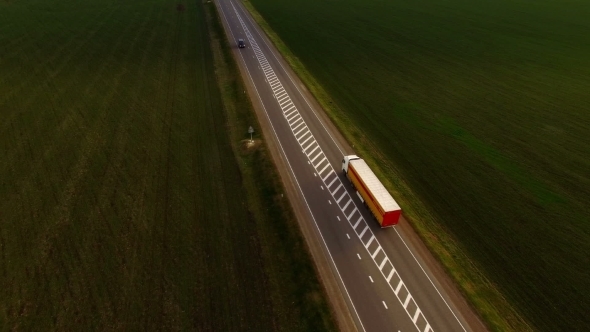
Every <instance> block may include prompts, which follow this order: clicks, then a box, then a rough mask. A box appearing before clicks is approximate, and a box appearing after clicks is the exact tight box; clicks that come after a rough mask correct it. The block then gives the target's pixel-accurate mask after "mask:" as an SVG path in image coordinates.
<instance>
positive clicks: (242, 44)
mask: <svg viewBox="0 0 590 332" xmlns="http://www.w3.org/2000/svg"><path fill="white" fill-rule="evenodd" d="M238 47H239V48H244V47H246V43H245V42H244V40H243V39H238Z"/></svg>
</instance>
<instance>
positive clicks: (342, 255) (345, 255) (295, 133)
mask: <svg viewBox="0 0 590 332" xmlns="http://www.w3.org/2000/svg"><path fill="white" fill-rule="evenodd" d="M216 5H217V6H218V9H219V10H220V16H221V19H222V21H223V24H224V28H225V29H226V34H227V35H228V38H229V40H230V43H231V44H232V46H233V48H234V54H235V56H236V59H237V61H238V63H239V65H240V70H241V71H242V75H243V77H244V80H245V81H246V83H247V84H248V85H250V86H251V87H253V89H250V90H251V98H252V100H254V101H255V104H257V105H258V106H261V107H262V111H263V113H264V116H265V117H266V118H263V119H260V121H261V122H265V123H267V124H268V128H269V133H265V134H266V135H265V138H266V139H269V140H275V142H274V143H275V144H276V146H277V147H278V148H277V149H278V151H279V153H280V154H281V156H280V157H281V158H282V159H283V161H284V165H285V168H286V172H284V173H286V174H288V176H289V177H290V178H289V179H288V181H292V182H293V183H294V186H295V188H296V189H297V190H298V191H299V194H300V196H299V197H300V199H301V202H299V203H300V205H301V206H303V207H305V209H306V210H307V211H306V214H305V218H306V220H305V222H307V223H309V224H310V225H312V226H313V228H314V229H315V230H316V231H317V236H318V238H319V243H320V244H321V245H322V246H324V248H323V249H324V253H325V255H326V259H325V260H326V261H327V262H328V264H331V270H332V271H333V273H332V276H331V277H332V278H333V279H334V281H335V282H336V283H337V284H338V287H339V290H340V291H341V292H342V295H343V298H344V301H345V302H346V306H347V308H348V310H349V311H350V317H352V320H353V321H354V324H355V325H356V328H357V329H358V330H359V331H425V332H426V331H472V330H479V329H480V327H479V326H477V325H476V326H473V325H470V324H472V320H473V319H471V318H468V319H466V318H465V317H468V316H469V315H473V313H472V312H466V311H468V310H465V308H464V307H465V305H464V303H457V302H460V301H458V300H457V298H458V296H457V295H456V294H454V295H453V296H449V293H448V288H449V287H448V286H445V285H446V284H447V283H448V281H445V280H441V279H444V278H442V277H441V276H440V273H433V271H432V266H431V265H432V264H430V263H429V258H428V257H425V256H427V255H425V254H424V252H423V250H417V249H416V248H415V246H414V245H413V244H412V241H411V240H410V239H408V238H407V237H406V235H404V232H402V231H401V228H400V226H396V227H395V228H389V229H381V228H380V227H379V225H378V223H377V222H376V221H375V220H374V219H373V217H372V215H371V214H370V212H369V211H368V209H367V208H366V207H364V206H363V205H362V203H361V202H360V200H359V198H358V197H357V195H356V192H355V190H354V188H353V187H352V186H351V185H350V183H349V182H348V180H347V179H346V178H345V177H344V175H343V174H342V171H341V160H342V157H343V156H344V155H345V154H353V153H354V151H352V149H351V148H350V147H349V146H348V145H347V144H346V142H344V141H343V140H342V138H341V137H340V136H339V134H338V133H337V132H336V131H335V130H334V129H333V128H334V127H333V126H332V125H331V124H330V123H328V122H327V120H326V118H325V115H323V114H321V113H320V112H321V111H320V110H319V109H318V108H317V106H314V105H317V103H315V101H313V100H310V99H311V96H310V95H309V93H308V92H307V91H306V90H305V88H304V87H303V86H302V85H301V84H300V81H299V80H298V79H297V78H296V77H294V76H293V73H292V71H291V70H290V69H288V68H287V67H286V64H285V61H284V60H283V59H282V58H281V57H280V55H279V53H278V52H277V51H276V49H275V48H274V46H272V45H271V43H270V42H269V41H268V39H267V38H266V37H265V36H264V33H263V32H262V31H261V30H260V28H259V27H258V26H257V25H256V23H255V22H254V21H253V20H252V19H251V17H250V15H249V14H248V13H247V11H246V10H245V9H244V8H243V7H242V6H241V4H240V2H239V1H234V0H217V3H216ZM239 38H242V39H244V40H245V42H246V48H242V49H240V48H238V47H237V40H238V39H239ZM284 171H285V170H284ZM402 208H403V207H402ZM400 222H401V223H405V221H404V220H403V219H402V220H401V221H400ZM414 242H415V241H414Z"/></svg>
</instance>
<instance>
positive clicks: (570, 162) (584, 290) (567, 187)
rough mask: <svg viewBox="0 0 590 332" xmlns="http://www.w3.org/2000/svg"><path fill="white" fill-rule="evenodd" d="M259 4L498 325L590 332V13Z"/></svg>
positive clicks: (453, 0) (485, 1) (497, 2)
mask: <svg viewBox="0 0 590 332" xmlns="http://www.w3.org/2000/svg"><path fill="white" fill-rule="evenodd" d="M251 3H252V5H253V6H254V7H255V8H256V10H257V11H258V12H259V13H260V14H261V15H262V17H263V18H264V20H265V21H266V22H267V23H268V26H269V27H270V29H272V30H273V31H274V32H275V33H276V34H277V36H278V38H280V39H281V40H282V41H283V42H284V44H285V45H286V46H280V47H281V49H282V51H283V52H284V53H285V54H287V55H289V52H292V54H291V55H289V58H290V61H291V63H292V64H293V65H295V67H296V69H297V70H298V72H299V73H300V74H302V75H303V76H304V80H305V81H306V84H308V87H310V89H311V90H312V91H314V92H315V93H316V94H318V96H319V98H320V102H322V103H323V105H324V106H326V107H327V109H328V112H329V113H330V116H331V117H332V118H333V119H334V121H335V122H336V123H337V124H338V126H339V127H340V129H341V130H342V131H343V132H344V133H345V134H346V135H347V137H348V138H349V139H350V141H351V143H354V144H355V148H356V149H357V152H359V153H360V154H361V156H362V157H364V158H366V159H369V162H370V163H371V164H372V165H373V166H374V167H375V169H376V170H377V171H378V173H379V174H380V175H381V176H382V178H383V179H384V181H386V184H387V185H388V187H389V188H390V189H391V190H392V192H393V193H394V196H395V197H396V198H397V199H398V200H399V201H400V203H401V205H402V208H404V210H405V212H406V216H408V217H410V219H411V220H412V223H413V225H414V226H415V228H416V229H418V230H419V231H420V233H421V236H422V237H423V238H424V239H425V240H426V241H427V243H428V244H429V246H431V248H433V250H435V251H436V252H437V254H438V255H439V257H440V258H441V260H442V261H443V263H444V264H445V266H446V267H447V269H448V270H449V272H450V273H451V274H452V275H453V277H454V278H455V279H456V280H457V282H458V283H459V285H460V286H461V287H462V289H463V291H464V292H465V293H466V294H468V295H469V297H470V298H471V300H472V303H473V304H474V306H476V307H477V308H478V310H479V311H480V313H481V315H482V316H483V317H484V319H485V320H486V321H487V322H488V324H489V325H490V327H491V328H492V329H494V330H497V331H504V330H515V331H521V330H523V329H533V330H539V331H567V330H570V331H582V330H588V329H589V328H590V317H589V316H588V314H587V310H588V308H590V277H589V271H590V270H589V268H588V266H590V217H589V214H590V203H589V202H590V134H589V133H590V2H588V1H580V0H577V1H576V0H573V1H557V0H539V1H528V0H494V1H492V0H474V1H462V0H447V1H434V0H418V1H401V0H390V1H382V0H369V1H352V0H341V1H327V0H325V1H315V0H313V1H312V0H251ZM271 35H272V33H271ZM275 40H277V39H276V38H275ZM306 71H307V72H308V73H309V75H307V76H306V75H305V72H306ZM312 76H313V78H312ZM314 80H315V83H314ZM316 83H317V85H314V84H316ZM322 89H323V90H322ZM323 92H325V93H323ZM480 273H481V274H480ZM514 310H516V312H514ZM522 318H524V320H523V319H522Z"/></svg>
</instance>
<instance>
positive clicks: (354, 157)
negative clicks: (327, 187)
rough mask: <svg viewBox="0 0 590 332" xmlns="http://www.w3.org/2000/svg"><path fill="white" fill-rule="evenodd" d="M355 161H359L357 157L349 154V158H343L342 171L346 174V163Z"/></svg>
mask: <svg viewBox="0 0 590 332" xmlns="http://www.w3.org/2000/svg"><path fill="white" fill-rule="evenodd" d="M355 159H361V158H360V157H359V156H357V155H354V154H351V155H349V156H344V158H343V159H342V171H343V172H344V173H347V172H348V162H349V161H351V160H355Z"/></svg>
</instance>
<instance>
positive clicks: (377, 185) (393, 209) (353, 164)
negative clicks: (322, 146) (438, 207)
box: [342, 155, 402, 228]
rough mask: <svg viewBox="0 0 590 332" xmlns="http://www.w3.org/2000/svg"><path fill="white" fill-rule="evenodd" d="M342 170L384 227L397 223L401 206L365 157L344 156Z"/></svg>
mask: <svg viewBox="0 0 590 332" xmlns="http://www.w3.org/2000/svg"><path fill="white" fill-rule="evenodd" d="M342 171H343V172H344V174H346V177H347V178H348V180H350V182H351V183H352V185H353V186H354V188H355V189H356V194H357V195H358V197H359V198H360V199H361V201H362V202H363V203H364V204H366V205H367V207H368V208H369V210H370V211H371V212H372V213H373V215H374V216H375V219H377V221H378V222H379V225H381V227H382V228H385V227H391V226H395V225H397V223H398V222H399V217H400V216H401V213H402V210H401V208H400V207H399V205H398V204H397V202H396V201H395V199H393V197H391V194H389V192H388V191H387V189H385V186H383V184H382V183H381V181H379V179H378V178H377V176H376V175H375V173H373V171H372V170H371V168H369V165H367V163H366V162H365V161H364V160H363V159H361V158H359V157H358V156H356V155H349V156H344V159H342Z"/></svg>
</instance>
